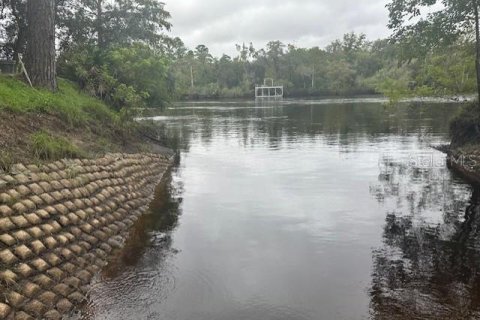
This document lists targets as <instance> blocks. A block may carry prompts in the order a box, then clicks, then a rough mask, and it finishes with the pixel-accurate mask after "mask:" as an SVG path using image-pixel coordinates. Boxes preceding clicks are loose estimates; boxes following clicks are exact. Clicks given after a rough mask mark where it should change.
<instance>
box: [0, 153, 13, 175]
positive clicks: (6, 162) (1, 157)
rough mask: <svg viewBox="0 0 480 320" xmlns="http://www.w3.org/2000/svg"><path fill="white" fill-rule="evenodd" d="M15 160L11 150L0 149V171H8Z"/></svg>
mask: <svg viewBox="0 0 480 320" xmlns="http://www.w3.org/2000/svg"><path fill="white" fill-rule="evenodd" d="M16 162H17V160H16V158H15V156H14V155H13V154H12V153H11V152H9V151H6V150H0V171H3V172H10V169H11V168H12V166H13V165H14V164H15V163H16Z"/></svg>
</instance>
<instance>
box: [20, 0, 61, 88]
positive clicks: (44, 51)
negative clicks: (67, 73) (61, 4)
mask: <svg viewBox="0 0 480 320" xmlns="http://www.w3.org/2000/svg"><path fill="white" fill-rule="evenodd" d="M26 39H27V49H26V57H25V67H26V69H27V73H28V75H29V76H30V80H31V81H32V84H33V85H34V86H36V87H44V88H48V89H50V90H52V91H55V90H56V89H57V80H56V70H55V0H34V1H33V0H30V1H28V2H27V34H26Z"/></svg>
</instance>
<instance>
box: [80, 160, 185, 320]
mask: <svg viewBox="0 0 480 320" xmlns="http://www.w3.org/2000/svg"><path fill="white" fill-rule="evenodd" d="M177 165H178V164H177ZM172 170H175V167H174V168H173V169H172ZM181 188H182V186H181V184H179V183H174V182H173V181H172V174H171V172H169V173H167V174H166V176H165V177H164V179H163V181H162V182H161V183H160V184H159V185H158V186H157V188H156V191H155V198H154V200H153V201H152V203H151V204H150V208H149V213H148V214H146V215H144V216H142V217H141V218H140V219H139V220H138V221H137V223H136V224H135V226H134V227H133V228H132V231H131V232H130V235H129V237H128V239H127V242H126V243H125V246H124V248H123V249H122V250H120V251H118V252H116V253H115V254H113V255H112V257H113V258H112V259H111V260H110V261H109V264H108V266H107V267H106V268H105V269H104V270H103V272H102V274H101V278H100V279H98V281H97V282H96V283H95V284H94V285H93V288H92V290H91V291H90V292H89V296H90V299H89V301H88V305H87V306H86V307H85V310H84V312H83V314H82V317H83V319H96V318H98V314H104V317H103V319H120V318H121V319H138V315H135V314H128V312H127V311H128V310H129V307H130V308H131V307H132V306H135V307H140V308H144V310H147V309H148V306H149V305H151V304H152V303H153V301H158V299H162V297H161V296H159V295H155V296H152V295H151V293H150V292H147V291H145V290H144V289H145V288H153V287H155V286H157V285H158V286H161V287H162V288H164V291H163V294H165V292H168V289H169V288H170V289H172V288H173V287H174V285H175V283H174V279H173V277H172V275H171V274H170V273H169V271H168V269H169V266H168V261H167V260H168V258H169V257H171V256H172V255H175V254H176V250H175V249H174V248H172V237H171V232H172V231H173V230H174V229H175V227H176V226H177V223H178V218H179V216H180V215H181V203H182V198H181V192H182V191H181ZM139 268H140V269H141V272H139V271H138V270H139ZM135 288H137V289H138V288H143V290H140V291H139V292H137V293H132V290H133V292H134V291H135ZM159 294H160V293H159ZM132 297H134V298H133V299H132ZM119 305H120V306H121V310H119ZM116 312H119V313H117V314H116ZM147 315H148V314H146V313H145V314H143V315H142V317H145V316H147ZM154 318H155V317H154Z"/></svg>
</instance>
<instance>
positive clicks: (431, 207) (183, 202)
mask: <svg viewBox="0 0 480 320" xmlns="http://www.w3.org/2000/svg"><path fill="white" fill-rule="evenodd" d="M459 108H460V106H459V105H451V104H450V105H449V104H441V103H434V104H432V103H430V104H428V103H424V104H405V105H402V106H400V107H384V106H383V105H382V104H380V103H375V101H374V100H363V101H362V100H359V101H355V100H351V101H346V102H345V101H335V100H330V101H296V102H294V101H286V102H282V103H272V104H260V105H258V104H257V105H255V104H253V103H219V102H215V103H191V104H183V105H179V106H178V107H176V108H175V109H170V110H168V112H167V114H166V115H164V116H162V117H158V118H155V120H156V122H157V123H158V125H159V126H161V127H162V128H163V130H164V131H165V132H166V136H167V137H168V140H169V141H170V143H171V144H172V145H174V146H176V147H178V149H179V151H180V159H179V163H178V165H177V166H176V167H175V168H174V169H173V170H172V172H171V175H170V176H169V177H167V178H166V179H165V181H163V183H162V184H161V185H160V186H159V187H158V190H157V196H156V199H155V201H154V203H152V206H151V209H152V210H151V211H152V212H151V214H149V215H147V216H145V217H144V218H142V220H141V221H140V222H139V223H138V225H137V227H136V229H135V230H134V231H133V232H132V235H131V237H130V240H129V241H128V243H127V248H126V249H125V250H124V251H122V253H121V254H120V255H119V256H118V257H117V258H116V259H115V260H114V261H112V263H111V264H110V267H109V268H108V269H107V270H105V272H104V273H103V274H102V276H101V277H99V278H98V281H97V282H96V284H95V286H94V288H93V290H92V292H91V294H90V296H91V299H90V302H89V303H88V305H87V307H86V311H85V315H84V317H85V318H86V319H112V320H117V319H165V320H170V319H171V320H186V319H192V320H221V319H228V320H243V319H252V320H253V319H258V320H270V319H271V320H277V319H278V320H307V319H327V320H328V319H470V318H471V319H475V318H477V319H478V318H479V317H480V234H479V232H480V219H479V218H478V217H476V216H475V213H476V212H477V211H478V210H477V207H476V203H477V198H479V197H478V194H477V192H474V190H473V189H472V187H470V186H469V185H468V184H466V183H464V182H463V181H462V180H460V179H459V178H456V177H455V176H454V175H453V174H452V173H450V172H449V171H448V169H447V168H446V165H445V156H444V155H443V154H441V153H440V152H437V151H435V150H434V149H432V148H430V146H431V145H438V144H444V143H447V142H448V121H449V119H450V118H451V117H452V116H453V115H454V114H455V113H456V112H458V110H459Z"/></svg>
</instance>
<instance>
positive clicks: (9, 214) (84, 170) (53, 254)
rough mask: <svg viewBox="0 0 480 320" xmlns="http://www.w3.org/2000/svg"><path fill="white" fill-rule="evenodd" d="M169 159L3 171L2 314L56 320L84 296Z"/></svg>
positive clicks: (112, 159)
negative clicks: (5, 172)
mask: <svg viewBox="0 0 480 320" xmlns="http://www.w3.org/2000/svg"><path fill="white" fill-rule="evenodd" d="M171 162H172V158H171V157H169V156H166V155H160V154H134V155H129V154H109V155H107V156H105V157H103V158H100V159H96V160H91V159H85V160H62V161H57V162H54V163H50V164H48V165H41V166H36V165H29V166H24V165H21V164H19V165H15V166H13V168H12V170H11V173H9V174H3V175H0V292H1V295H0V319H38V318H40V319H61V317H62V315H64V314H66V313H68V312H69V311H71V310H72V308H73V307H74V306H75V305H76V304H78V303H81V302H82V301H83V300H84V299H85V294H86V293H87V291H88V285H89V283H90V281H91V280H92V278H93V276H94V275H95V274H97V273H98V272H99V271H100V269H101V268H102V267H103V266H104V265H105V264H106V261H107V258H108V255H109V253H110V252H111V251H112V249H114V248H117V247H121V246H122V243H123V241H124V239H125V237H126V236H127V234H128V230H129V227H131V226H132V225H133V224H134V222H135V221H136V220H137V218H138V217H139V216H140V215H142V214H143V213H145V212H146V211H147V210H148V205H149V203H150V202H151V200H152V199H153V194H154V188H155V186H156V185H157V184H158V183H159V182H160V180H161V178H162V176H163V174H164V173H165V172H166V171H167V170H168V167H169V166H170V164H171Z"/></svg>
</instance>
